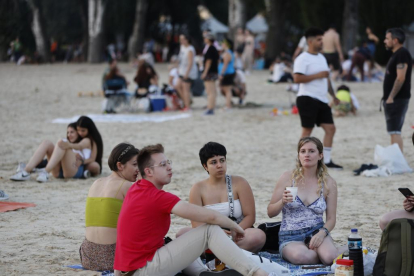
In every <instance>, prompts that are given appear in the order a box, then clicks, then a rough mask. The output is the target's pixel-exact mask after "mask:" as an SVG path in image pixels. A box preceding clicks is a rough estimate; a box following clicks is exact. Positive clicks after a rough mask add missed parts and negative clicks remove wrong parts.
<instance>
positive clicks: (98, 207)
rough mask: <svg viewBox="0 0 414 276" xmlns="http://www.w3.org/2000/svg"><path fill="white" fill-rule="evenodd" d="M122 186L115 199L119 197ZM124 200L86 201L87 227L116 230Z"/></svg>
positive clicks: (99, 198)
mask: <svg viewBox="0 0 414 276" xmlns="http://www.w3.org/2000/svg"><path fill="white" fill-rule="evenodd" d="M124 182H125V181H123V182H122V184H121V185H120V186H119V188H118V191H117V192H116V195H115V197H116V196H117V195H118V192H119V190H120V189H121V187H122V185H123V184H124ZM122 202H123V201H122V200H120V199H117V198H112V197H88V198H87V199H86V209H85V225H86V227H89V226H98V227H109V228H116V226H117V224H118V217H119V213H120V212H121V207H122Z"/></svg>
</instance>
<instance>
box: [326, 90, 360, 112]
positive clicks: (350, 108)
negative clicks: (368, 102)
mask: <svg viewBox="0 0 414 276" xmlns="http://www.w3.org/2000/svg"><path fill="white" fill-rule="evenodd" d="M335 96H336V97H337V98H338V99H339V104H337V105H335V104H333V103H332V104H331V106H332V107H333V109H334V110H335V113H334V116H336V117H343V116H346V115H348V113H349V112H352V114H354V115H356V108H355V105H354V101H353V97H352V95H351V91H350V89H349V87H348V86H346V85H341V86H339V87H338V89H337V92H336V94H335ZM354 97H355V96H354Z"/></svg>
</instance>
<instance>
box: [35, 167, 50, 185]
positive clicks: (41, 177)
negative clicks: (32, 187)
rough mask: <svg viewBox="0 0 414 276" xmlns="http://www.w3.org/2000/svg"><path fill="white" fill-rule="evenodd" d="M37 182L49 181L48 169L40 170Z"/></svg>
mask: <svg viewBox="0 0 414 276" xmlns="http://www.w3.org/2000/svg"><path fill="white" fill-rule="evenodd" d="M36 181H37V182H48V181H49V173H48V172H47V171H46V170H44V169H43V170H40V171H39V175H38V176H37V178H36Z"/></svg>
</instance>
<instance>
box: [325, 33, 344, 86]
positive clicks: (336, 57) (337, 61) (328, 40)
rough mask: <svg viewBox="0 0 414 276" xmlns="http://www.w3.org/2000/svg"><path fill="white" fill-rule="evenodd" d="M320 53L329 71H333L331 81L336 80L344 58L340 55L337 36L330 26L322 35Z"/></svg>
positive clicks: (339, 44) (340, 50)
mask: <svg viewBox="0 0 414 276" xmlns="http://www.w3.org/2000/svg"><path fill="white" fill-rule="evenodd" d="M322 52H323V55H324V56H325V58H326V61H327V62H328V65H329V67H330V68H331V71H333V74H332V79H334V80H336V79H337V77H338V74H339V73H341V71H342V68H341V63H342V62H343V61H344V56H343V55H342V49H341V42H340V39H339V34H338V33H337V32H336V29H335V27H334V26H331V27H330V28H329V29H328V30H327V31H326V32H325V33H324V35H323V49H322Z"/></svg>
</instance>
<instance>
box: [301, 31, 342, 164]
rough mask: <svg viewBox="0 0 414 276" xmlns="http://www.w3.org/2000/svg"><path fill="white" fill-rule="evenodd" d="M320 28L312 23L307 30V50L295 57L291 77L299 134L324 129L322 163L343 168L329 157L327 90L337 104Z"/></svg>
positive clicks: (332, 130) (332, 131)
mask: <svg viewBox="0 0 414 276" xmlns="http://www.w3.org/2000/svg"><path fill="white" fill-rule="evenodd" d="M323 34H324V32H323V31H322V30H321V29H318V28H314V27H311V28H309V29H307V30H306V32H305V37H306V41H307V43H308V50H307V51H306V52H303V53H302V54H301V55H299V56H298V57H297V58H296V59H295V63H294V66H293V73H294V75H293V80H294V82H295V83H299V93H298V96H297V99H296V105H297V107H298V110H299V115H300V120H301V123H302V137H306V136H310V135H311V133H312V130H313V128H314V126H315V124H316V125H317V126H320V127H322V128H323V130H324V131H325V136H324V138H323V146H324V148H323V157H324V161H325V165H326V166H327V167H328V168H331V169H342V167H341V166H339V165H336V164H335V163H333V162H332V160H331V150H332V143H333V137H334V135H335V130H336V129H335V125H334V121H333V117H332V110H331V108H330V107H329V105H328V102H329V100H328V93H329V94H330V95H331V96H332V98H333V100H334V104H338V103H339V100H338V99H337V98H336V96H335V93H334V91H333V89H332V84H331V81H330V79H329V67H328V63H327V61H326V59H325V57H324V56H323V55H322V54H321V53H320V52H321V51H322V46H323V43H322V38H323Z"/></svg>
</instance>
